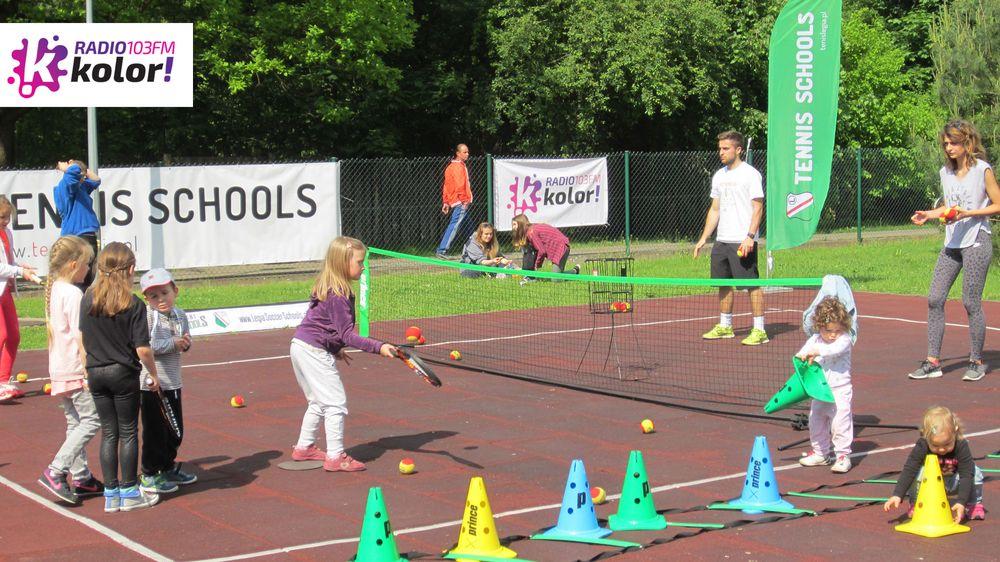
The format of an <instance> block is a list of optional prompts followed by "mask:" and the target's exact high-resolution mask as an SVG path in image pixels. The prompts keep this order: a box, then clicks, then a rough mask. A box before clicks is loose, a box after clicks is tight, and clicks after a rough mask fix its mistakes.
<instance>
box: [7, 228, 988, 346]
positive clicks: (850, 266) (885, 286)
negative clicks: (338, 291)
mask: <svg viewBox="0 0 1000 562" xmlns="http://www.w3.org/2000/svg"><path fill="white" fill-rule="evenodd" d="M940 250H941V238H940V237H937V236H929V237H926V238H906V239H892V240H878V241H871V242H865V243H864V244H861V245H858V244H854V243H851V244H844V245H837V246H831V245H818V244H814V245H807V246H805V247H800V248H795V249H792V250H782V251H779V252H775V255H774V263H775V266H774V277H778V278H780V277H822V276H823V275H826V274H830V273H835V274H839V275H843V276H844V277H846V278H847V279H848V280H849V281H850V282H851V285H852V286H853V288H854V290H856V291H870V292H878V293H892V294H900V295H926V294H927V290H928V288H929V286H930V278H931V272H932V271H933V269H934V263H935V260H936V259H937V254H938V252H939V251H940ZM760 266H761V268H762V269H763V268H764V259H763V258H761V261H760ZM428 267H430V266H428ZM708 268H709V256H708V253H707V252H706V253H703V255H702V257H700V258H699V259H697V260H694V259H692V258H691V255H690V253H687V252H685V253H675V254H671V255H664V256H662V257H655V258H651V257H648V256H643V257H641V258H637V259H636V261H635V265H634V269H633V271H634V274H635V275H636V276H641V277H674V278H676V277H687V278H706V277H708ZM510 282H512V280H506V281H501V280H494V281H490V280H486V279H460V278H458V274H457V270H454V269H451V268H440V271H432V270H430V269H428V268H425V270H424V271H422V272H421V273H419V274H418V273H413V272H412V271H410V272H406V273H381V272H380V273H378V274H376V275H374V276H373V281H372V283H373V287H372V291H373V303H374V305H373V318H372V320H374V321H378V320H392V319H398V318H403V317H426V316H440V315H443V314H456V313H473V312H487V311H493V310H508V309H510V299H509V298H505V297H507V295H509V293H508V290H509V287H508V286H507V285H505V284H506V283H510ZM464 284H468V285H469V286H470V288H471V287H475V289H476V291H477V293H476V294H486V297H487V298H481V299H477V300H475V301H473V302H469V301H468V300H463V299H460V298H457V296H459V295H462V294H465V292H464V291H463V290H462V286H463V285H464ZM484 284H487V285H486V286H485V287H484V286H483V285H484ZM490 284H492V286H493V287H495V291H493V292H494V293H495V295H494V296H495V298H489V297H490V295H489V293H490V292H491V291H490V286H491V285H490ZM311 286H312V279H311V278H303V279H294V280H273V281H264V282H253V281H247V280H239V281H234V282H231V283H219V282H218V281H215V282H212V283H199V284H190V285H182V286H181V292H180V296H179V298H178V301H177V304H178V306H180V307H182V308H185V309H188V310H196V309H202V308H219V307H232V306H249V305H257V304H268V303H278V302H290V301H300V300H305V299H306V298H307V297H308V295H309V289H310V287H311ZM961 286H962V285H961V279H959V280H958V281H956V282H955V285H954V286H953V287H952V290H951V294H950V295H949V296H950V298H960V297H961ZM700 291H704V289H691V292H700ZM653 292H655V290H652V289H651V290H650V291H649V292H647V294H653ZM572 293H573V295H567V291H566V286H565V285H561V284H552V283H538V284H536V285H535V286H533V287H532V288H531V291H524V292H522V293H521V295H522V296H520V297H519V298H518V302H517V305H516V306H517V307H518V308H533V307H537V306H546V305H552V304H555V303H558V304H582V303H585V302H586V295H585V293H584V292H582V291H572ZM418 296H419V297H420V298H417V297H418ZM983 298H984V299H985V300H992V301H995V300H1000V268H998V266H994V267H993V268H992V269H991V270H990V273H989V276H988V278H987V281H986V288H985V290H984V294H983ZM16 303H17V309H18V313H19V315H20V316H21V317H31V318H42V317H43V316H44V314H43V303H42V297H41V295H40V294H39V293H38V292H34V293H32V296H27V297H22V298H18V299H17V301H16ZM456 306H457V307H459V308H457V309H456ZM21 337H22V339H21V349H41V348H44V347H45V345H46V342H45V328H44V327H42V326H28V327H23V328H22V329H21Z"/></svg>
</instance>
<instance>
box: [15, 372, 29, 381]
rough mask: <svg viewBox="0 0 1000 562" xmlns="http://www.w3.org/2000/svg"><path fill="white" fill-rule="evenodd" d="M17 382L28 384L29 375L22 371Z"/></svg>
mask: <svg viewBox="0 0 1000 562" xmlns="http://www.w3.org/2000/svg"><path fill="white" fill-rule="evenodd" d="M17 382H28V373H25V372H24V371H21V372H20V373H18V374H17Z"/></svg>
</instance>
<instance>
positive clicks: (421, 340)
mask: <svg viewBox="0 0 1000 562" xmlns="http://www.w3.org/2000/svg"><path fill="white" fill-rule="evenodd" d="M425 343H427V340H426V339H424V336H420V339H418V340H417V344H418V345H424V344H425Z"/></svg>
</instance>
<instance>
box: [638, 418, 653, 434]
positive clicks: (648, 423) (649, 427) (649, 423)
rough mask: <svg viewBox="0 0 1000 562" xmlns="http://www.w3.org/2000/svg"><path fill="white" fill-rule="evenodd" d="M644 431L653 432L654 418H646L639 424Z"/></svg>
mask: <svg viewBox="0 0 1000 562" xmlns="http://www.w3.org/2000/svg"><path fill="white" fill-rule="evenodd" d="M639 427H641V428H642V432H643V433H653V420H651V419H649V418H646V419H644V420H642V423H640V424H639Z"/></svg>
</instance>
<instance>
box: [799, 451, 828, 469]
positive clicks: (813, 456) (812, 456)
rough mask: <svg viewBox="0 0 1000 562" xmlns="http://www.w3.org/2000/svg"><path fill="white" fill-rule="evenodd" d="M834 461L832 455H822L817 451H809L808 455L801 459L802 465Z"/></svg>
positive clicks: (819, 464)
mask: <svg viewBox="0 0 1000 562" xmlns="http://www.w3.org/2000/svg"><path fill="white" fill-rule="evenodd" d="M832 462H833V457H832V456H827V455H821V454H819V453H817V452H816V451H813V452H811V453H809V454H808V455H806V456H804V457H802V458H801V459H799V464H801V465H802V466H826V465H828V464H830V463H832Z"/></svg>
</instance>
